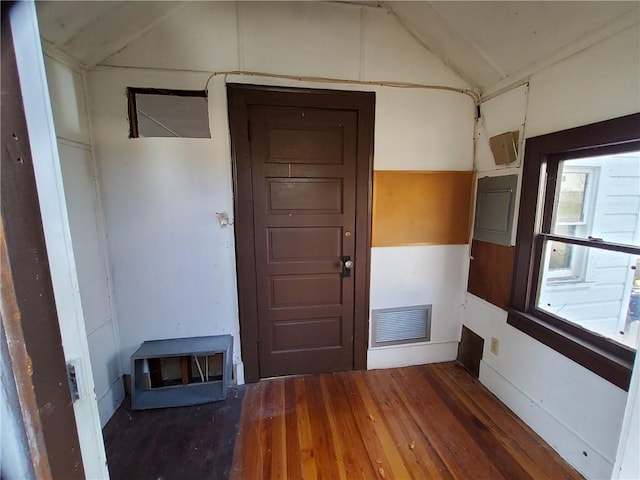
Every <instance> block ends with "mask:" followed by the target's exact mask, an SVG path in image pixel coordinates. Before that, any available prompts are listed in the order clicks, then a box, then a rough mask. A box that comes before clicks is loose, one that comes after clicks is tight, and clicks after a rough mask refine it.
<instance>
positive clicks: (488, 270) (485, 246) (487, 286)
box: [467, 240, 515, 308]
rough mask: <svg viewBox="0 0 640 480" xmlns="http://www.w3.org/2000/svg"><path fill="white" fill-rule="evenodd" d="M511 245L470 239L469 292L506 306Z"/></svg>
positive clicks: (509, 295) (512, 251) (499, 305)
mask: <svg viewBox="0 0 640 480" xmlns="http://www.w3.org/2000/svg"><path fill="white" fill-rule="evenodd" d="M514 257H515V247H510V246H509V247H507V246H505V245H498V244H496V243H488V242H482V241H480V240H474V241H473V243H472V244H471V262H470V263H469V287H468V288H467V290H468V291H469V293H473V294H474V295H475V296H476V297H480V298H482V299H484V300H486V301H487V302H490V303H493V304H494V305H496V306H498V307H500V308H506V307H507V305H509V301H510V298H511V281H512V277H513V261H514Z"/></svg>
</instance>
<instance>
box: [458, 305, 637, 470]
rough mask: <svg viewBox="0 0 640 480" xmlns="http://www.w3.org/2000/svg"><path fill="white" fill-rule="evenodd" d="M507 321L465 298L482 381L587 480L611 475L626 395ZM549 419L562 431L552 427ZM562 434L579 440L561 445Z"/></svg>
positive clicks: (465, 318)
mask: <svg viewBox="0 0 640 480" xmlns="http://www.w3.org/2000/svg"><path fill="white" fill-rule="evenodd" d="M506 318H507V313H506V312H505V311H504V310H501V309H499V308H497V307H494V306H493V305H490V304H488V303H487V302H485V301H483V300H480V299H478V298H477V297H475V296H473V295H471V294H469V293H467V294H466V303H465V308H464V311H463V323H464V324H465V325H467V326H468V327H469V328H470V329H471V330H473V331H474V332H476V333H477V334H478V335H480V336H481V337H483V338H484V339H485V344H484V346H485V348H484V354H483V364H484V365H483V368H481V370H480V380H481V381H482V382H483V383H485V384H488V383H489V382H491V385H489V387H490V388H491V389H492V391H493V392H494V393H495V394H496V395H497V396H498V397H499V398H500V399H501V400H502V401H504V402H505V403H506V404H507V405H508V406H509V407H510V408H512V409H513V410H514V411H515V412H516V414H518V415H519V416H521V417H522V418H524V419H525V421H527V422H528V423H529V425H530V426H531V427H532V428H533V429H534V430H536V431H537V432H538V433H540V434H541V435H542V434H544V435H543V437H544V438H545V440H546V441H547V442H549V443H550V444H551V445H552V446H553V447H554V448H555V449H556V450H558V452H559V453H560V454H561V455H562V456H563V457H564V458H566V459H568V460H569V461H570V463H572V465H573V466H575V467H576V468H578V469H579V470H580V471H581V472H582V473H583V474H584V475H586V476H587V478H606V477H608V476H609V475H610V472H611V467H612V465H613V461H614V459H615V452H616V445H617V439H618V434H619V432H620V425H621V422H622V412H623V411H624V406H625V402H626V392H624V391H623V390H621V389H620V388H618V387H615V386H614V385H612V384H610V383H609V382H607V381H606V380H603V379H602V378H600V377H599V376H597V375H596V374H594V373H592V372H590V371H588V370H586V369H585V368H583V367H581V366H580V365H578V364H577V363H574V362H573V361H571V360H568V359H567V358H566V357H564V356H562V355H560V354H559V353H557V352H556V351H554V350H552V349H550V348H548V347H546V346H545V345H543V344H541V343H539V342H537V341H535V340H533V339H531V338H530V337H528V336H527V335H525V334H524V333H522V332H520V331H519V330H516V329H515V328H513V327H511V326H509V325H507V323H506ZM491 337H495V338H497V339H498V340H499V341H500V349H499V354H498V355H497V356H496V355H493V354H492V353H491V352H490V344H491ZM485 366H486V367H489V368H490V369H491V371H489V370H487V369H485ZM496 375H498V378H497V379H493V380H491V379H492V378H493V377H495V376H496ZM512 389H515V390H516V391H518V392H520V393H521V394H522V395H523V396H524V399H526V401H522V400H518V396H514V395H512V394H510V393H509V391H510V390H512ZM530 410H534V411H535V412H537V413H531V411H530ZM550 421H552V422H554V423H555V422H557V423H558V424H559V425H560V427H558V428H557V429H556V428H555V427H554V428H550V426H549V425H548V423H549V422H550ZM564 430H567V431H568V432H570V437H569V438H571V437H575V438H577V439H579V440H580V441H579V442H576V441H573V442H562V441H560V439H561V438H565V435H566V432H564ZM583 451H586V452H587V456H585V455H584V454H583V453H582V452H583Z"/></svg>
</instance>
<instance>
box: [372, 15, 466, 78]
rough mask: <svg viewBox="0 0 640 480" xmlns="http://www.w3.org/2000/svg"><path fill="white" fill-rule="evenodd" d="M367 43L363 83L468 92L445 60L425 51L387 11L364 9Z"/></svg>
mask: <svg viewBox="0 0 640 480" xmlns="http://www.w3.org/2000/svg"><path fill="white" fill-rule="evenodd" d="M362 15H363V29H364V35H365V39H366V43H365V45H364V49H363V50H364V51H363V52H362V61H363V67H362V72H361V75H362V80H369V81H378V80H399V81H403V82H415V83H421V84H425V83H427V84H433V85H448V86H451V87H460V88H466V87H467V85H466V83H465V82H464V81H463V80H462V79H461V78H460V77H459V76H458V75H457V74H456V73H454V72H453V71H452V70H451V69H449V68H447V67H446V66H445V65H444V63H443V62H442V60H440V59H439V58H438V57H436V56H435V55H434V54H433V53H431V52H430V51H429V50H427V49H425V48H424V47H423V46H422V45H421V44H420V43H418V41H417V40H416V39H415V38H414V37H413V36H411V34H409V33H408V32H407V31H406V30H405V29H404V28H403V27H402V25H400V23H399V22H398V21H397V19H396V18H395V17H394V16H393V15H392V14H390V13H389V12H388V11H387V10H384V9H372V8H363V9H362Z"/></svg>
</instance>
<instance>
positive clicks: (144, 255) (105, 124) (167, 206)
mask: <svg viewBox="0 0 640 480" xmlns="http://www.w3.org/2000/svg"><path fill="white" fill-rule="evenodd" d="M206 77H207V76H206V75H204V76H203V75H183V74H178V73H176V74H170V73H164V74H161V75H157V74H154V73H152V72H137V73H135V74H131V73H129V72H128V71H127V72H123V71H120V70H114V71H111V72H101V73H94V74H91V76H90V78H91V80H92V81H91V90H92V93H94V97H93V98H94V110H95V112H96V122H95V132H96V134H95V139H96V144H97V148H98V156H99V158H100V160H101V163H100V168H101V182H102V187H103V192H104V210H105V217H106V223H107V231H108V232H109V244H110V249H111V258H112V264H111V268H112V276H113V282H114V289H115V299H116V304H117V309H118V317H119V328H120V340H121V349H122V350H121V355H122V362H123V366H124V368H125V371H128V370H129V358H130V355H131V354H132V353H133V351H134V350H136V349H137V348H138V347H139V346H140V343H142V342H143V341H145V340H154V339H160V338H175V337H185V336H199V335H216V334H224V333H230V334H232V335H233V336H234V339H235V341H236V345H234V355H235V358H236V361H237V360H238V359H239V343H238V340H239V333H238V320H237V318H238V314H237V298H236V279H235V251H234V239H233V230H232V228H230V227H227V228H221V227H220V225H219V223H218V220H217V218H216V212H221V211H227V212H229V213H232V205H233V200H232V195H231V190H232V177H231V164H230V152H229V143H228V129H227V128H225V129H224V130H221V129H216V130H215V131H214V135H213V137H214V138H213V139H174V138H139V139H129V138H128V135H127V131H128V124H127V117H126V96H125V92H126V86H127V85H131V86H139V85H146V86H162V87H164V88H184V89H190V88H202V86H203V85H204V82H205V81H206ZM95 92H100V94H99V95H97V94H95ZM224 95H225V91H224V90H223V89H222V90H220V91H217V92H216V93H213V92H212V97H211V99H212V101H211V102H210V104H209V108H210V114H211V118H212V125H219V124H220V122H221V121H224V120H223V119H225V118H226V115H227V112H226V106H225V105H224V104H223V103H224ZM219 102H220V103H219Z"/></svg>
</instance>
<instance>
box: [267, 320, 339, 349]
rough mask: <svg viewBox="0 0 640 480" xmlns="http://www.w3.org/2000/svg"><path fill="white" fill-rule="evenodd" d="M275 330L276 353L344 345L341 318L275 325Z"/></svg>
mask: <svg viewBox="0 0 640 480" xmlns="http://www.w3.org/2000/svg"><path fill="white" fill-rule="evenodd" d="M273 329H274V332H273V338H274V342H273V346H274V350H275V351H286V350H299V349H301V348H331V347H339V346H340V345H342V321H341V319H340V318H339V317H336V318H319V319H316V318H313V319H309V320H299V321H295V322H281V323H275V324H274V325H273Z"/></svg>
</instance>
